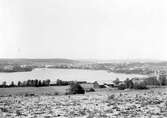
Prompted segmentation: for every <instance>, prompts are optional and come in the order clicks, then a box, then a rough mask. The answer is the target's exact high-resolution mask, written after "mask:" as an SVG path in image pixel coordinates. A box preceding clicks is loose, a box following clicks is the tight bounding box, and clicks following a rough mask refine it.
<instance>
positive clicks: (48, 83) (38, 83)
mask: <svg viewBox="0 0 167 118" xmlns="http://www.w3.org/2000/svg"><path fill="white" fill-rule="evenodd" d="M72 83H78V84H82V83H87V82H86V81H77V82H76V81H63V80H60V79H57V81H56V82H55V83H51V81H50V79H47V80H38V79H35V80H27V81H22V82H21V81H18V82H17V83H14V81H12V82H11V83H10V84H7V82H6V81H4V82H2V84H1V85H0V88H7V87H44V86H67V85H71V84H72Z"/></svg>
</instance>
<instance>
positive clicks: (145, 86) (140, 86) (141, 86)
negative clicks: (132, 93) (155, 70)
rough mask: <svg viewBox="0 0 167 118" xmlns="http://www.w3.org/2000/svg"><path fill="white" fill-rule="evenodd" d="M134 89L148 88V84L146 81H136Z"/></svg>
mask: <svg viewBox="0 0 167 118" xmlns="http://www.w3.org/2000/svg"><path fill="white" fill-rule="evenodd" d="M133 88H134V89H147V85H146V83H145V82H141V83H135V84H134V85H133Z"/></svg>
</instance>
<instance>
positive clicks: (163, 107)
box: [0, 87, 167, 118]
mask: <svg viewBox="0 0 167 118" xmlns="http://www.w3.org/2000/svg"><path fill="white" fill-rule="evenodd" d="M65 91H66V87H43V88H42V87H41V88H31V87H29V88H0V95H1V97H0V115H1V118H58V117H59V118H126V117H128V118H129V117H130V118H131V117H132V118H141V117H142V118H162V117H167V88H166V87H163V88H151V89H148V90H116V89H107V88H105V89H97V90H96V92H89V93H86V94H83V95H81V94H80V95H63V93H64V92H65ZM6 93H8V95H6ZM12 93H13V94H12ZM58 94H59V95H58Z"/></svg>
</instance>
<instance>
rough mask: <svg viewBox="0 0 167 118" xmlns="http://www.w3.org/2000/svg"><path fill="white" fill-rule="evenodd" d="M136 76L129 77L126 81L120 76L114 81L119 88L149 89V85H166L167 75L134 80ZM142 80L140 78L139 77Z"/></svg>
mask: <svg viewBox="0 0 167 118" xmlns="http://www.w3.org/2000/svg"><path fill="white" fill-rule="evenodd" d="M133 79H134V78H132V79H129V78H127V79H126V80H124V81H120V80H119V78H117V79H115V80H114V81H113V83H114V84H115V85H116V86H117V87H118V89H147V88H148V86H166V85H167V78H166V76H160V77H159V78H157V77H147V78H145V79H144V80H143V81H139V82H134V81H133ZM138 80H140V78H138Z"/></svg>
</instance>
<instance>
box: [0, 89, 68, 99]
mask: <svg viewBox="0 0 167 118" xmlns="http://www.w3.org/2000/svg"><path fill="white" fill-rule="evenodd" d="M68 88H69V86H50V87H14V88H0V96H2V97H3V96H16V95H17V96H24V95H31V94H32V95H57V94H58V95H63V94H65V93H66V90H67V89H68Z"/></svg>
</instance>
